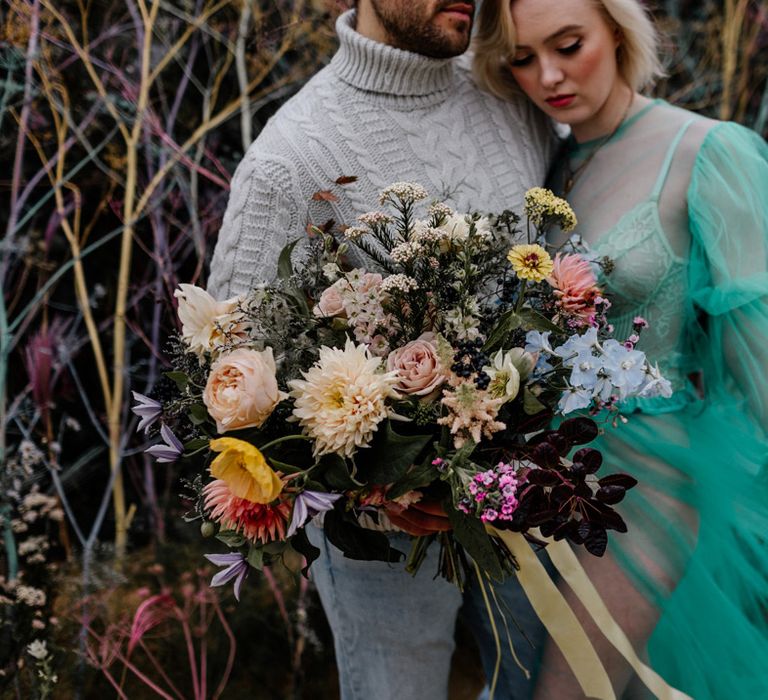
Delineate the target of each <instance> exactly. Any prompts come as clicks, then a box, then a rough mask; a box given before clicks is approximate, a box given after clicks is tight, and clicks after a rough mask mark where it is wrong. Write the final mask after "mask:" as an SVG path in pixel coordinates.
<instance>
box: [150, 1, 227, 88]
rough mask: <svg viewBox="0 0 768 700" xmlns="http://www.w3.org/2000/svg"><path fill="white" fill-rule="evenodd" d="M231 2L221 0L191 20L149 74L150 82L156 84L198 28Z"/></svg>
mask: <svg viewBox="0 0 768 700" xmlns="http://www.w3.org/2000/svg"><path fill="white" fill-rule="evenodd" d="M231 2H232V0H219V2H217V3H216V4H215V5H213V6H211V7H209V8H208V9H206V10H204V11H203V12H202V13H201V14H200V15H199V16H197V17H195V19H194V21H193V22H190V24H189V25H188V26H187V28H186V29H185V30H184V33H183V34H182V35H181V36H180V37H179V39H178V40H177V41H176V42H174V44H173V46H171V47H170V48H169V49H168V51H167V52H166V54H165V56H163V58H162V59H160V61H159V62H158V64H157V65H156V66H155V67H154V68H153V69H152V72H151V73H150V75H149V82H150V83H151V84H154V82H155V80H156V79H157V76H158V75H160V73H162V72H163V70H164V69H165V67H166V66H167V65H168V64H169V63H170V62H171V61H172V60H173V59H174V58H175V57H176V55H177V54H178V53H179V51H180V50H181V48H182V47H183V46H184V44H186V43H187V41H189V38H190V37H191V36H192V35H193V34H194V33H195V32H196V31H197V30H198V29H200V27H202V26H203V25H204V24H205V23H206V22H207V21H208V19H209V18H210V17H211V16H212V15H215V14H216V13H217V12H218V11H219V10H221V9H222V8H223V7H226V6H227V5H229V4H231Z"/></svg>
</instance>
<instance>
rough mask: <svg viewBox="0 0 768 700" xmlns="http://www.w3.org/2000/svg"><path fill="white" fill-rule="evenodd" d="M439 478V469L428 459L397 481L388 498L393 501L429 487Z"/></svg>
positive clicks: (388, 492)
mask: <svg viewBox="0 0 768 700" xmlns="http://www.w3.org/2000/svg"><path fill="white" fill-rule="evenodd" d="M439 476H440V474H439V472H438V471H437V469H436V468H435V467H433V466H432V460H431V459H427V461H426V462H424V464H422V465H421V466H418V467H414V468H413V469H411V471H409V472H408V473H407V474H406V475H405V476H404V477H403V478H402V479H400V480H398V481H396V482H395V483H394V484H393V485H392V488H391V489H389V491H387V498H388V499H389V500H393V499H395V498H399V497H400V496H402V495H404V494H406V493H408V492H409V491H413V490H414V489H419V488H423V487H424V486H429V485H430V484H431V483H432V482H433V481H435V479H437V478H439Z"/></svg>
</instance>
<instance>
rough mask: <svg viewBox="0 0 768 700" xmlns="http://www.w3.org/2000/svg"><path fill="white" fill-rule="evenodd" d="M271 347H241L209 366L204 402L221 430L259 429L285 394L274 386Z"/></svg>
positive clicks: (274, 369)
mask: <svg viewBox="0 0 768 700" xmlns="http://www.w3.org/2000/svg"><path fill="white" fill-rule="evenodd" d="M275 372H276V367H275V360H274V358H273V357H272V348H267V349H266V350H263V351H261V352H258V351H256V350H247V349H245V348H240V349H238V350H234V351H232V352H231V353H229V354H228V355H224V356H222V357H220V358H219V359H218V360H216V362H214V363H213V365H211V373H210V374H209V375H208V381H207V382H206V385H205V391H204V392H203V403H205V405H206V407H207V408H208V413H209V414H210V415H211V417H212V418H213V419H214V420H215V421H216V429H217V430H218V431H219V432H220V433H225V432H227V431H228V430H238V429H239V428H258V427H260V426H261V425H262V424H263V423H264V421H266V420H267V418H269V416H270V414H271V413H272V411H273V410H274V408H275V406H277V404H278V403H280V402H281V401H282V400H283V399H285V398H287V397H288V395H287V394H285V393H284V392H282V391H280V390H279V389H278V388H277V380H276V379H275Z"/></svg>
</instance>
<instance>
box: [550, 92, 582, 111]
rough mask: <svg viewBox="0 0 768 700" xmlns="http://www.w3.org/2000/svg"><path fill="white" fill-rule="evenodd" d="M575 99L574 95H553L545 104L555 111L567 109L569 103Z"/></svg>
mask: <svg viewBox="0 0 768 700" xmlns="http://www.w3.org/2000/svg"><path fill="white" fill-rule="evenodd" d="M574 99H576V95H555V96H554V97H548V98H547V99H546V100H545V102H546V103H547V104H548V105H549V106H550V107H555V108H556V109H562V108H563V107H567V106H568V105H570V104H571V102H573V101H574Z"/></svg>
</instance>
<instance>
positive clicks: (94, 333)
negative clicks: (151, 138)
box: [28, 65, 112, 410]
mask: <svg viewBox="0 0 768 700" xmlns="http://www.w3.org/2000/svg"><path fill="white" fill-rule="evenodd" d="M35 68H36V71H37V73H38V75H39V77H40V81H41V83H42V86H43V91H42V92H43V94H44V95H45V96H46V99H47V100H48V104H49V106H50V109H51V113H52V115H53V120H54V126H55V131H56V140H57V150H58V161H57V163H56V169H55V173H54V172H52V171H51V170H49V171H48V179H49V180H50V182H51V186H52V187H53V191H54V198H55V201H56V210H57V212H58V213H59V216H60V218H61V228H62V231H64V235H65V237H66V239H67V243H68V244H69V247H70V251H71V253H72V259H73V270H74V273H75V295H76V297H77V301H78V304H79V305H80V310H81V312H82V314H83V320H84V321H85V327H86V330H87V332H88V340H89V341H90V344H91V347H92V348H93V354H94V358H95V360H96V372H97V374H98V376H99V383H100V384H101V391H102V394H103V395H104V404H105V407H106V408H107V410H109V406H110V404H111V399H112V392H111V389H110V385H109V379H108V374H107V363H106V360H105V357H104V350H103V348H102V345H101V338H100V336H99V331H98V327H97V325H96V321H95V320H94V318H93V314H92V312H91V305H90V301H89V298H88V285H87V282H86V277H85V270H84V268H83V263H82V259H81V258H80V254H81V248H80V241H79V239H78V235H77V231H78V228H79V225H80V214H79V211H76V217H75V228H74V229H73V228H72V227H71V225H70V222H69V219H68V218H67V216H66V206H65V203H64V197H63V194H62V187H64V186H69V187H70V188H71V189H75V188H74V185H71V184H70V183H66V182H65V181H64V165H65V160H66V148H65V144H66V140H67V138H66V135H67V122H66V119H60V118H59V114H58V109H57V107H58V105H57V103H56V100H55V95H56V94H57V93H58V95H59V97H60V99H61V101H62V108H63V109H67V108H68V104H69V100H68V96H67V93H66V90H65V88H64V85H63V84H61V83H58V82H57V83H55V84H54V83H52V82H51V79H50V77H49V76H50V75H51V74H52V71H50V72H49V71H48V70H47V69H46V68H44V67H43V66H39V65H36V66H35ZM28 136H29V137H30V142H31V143H32V144H33V146H34V148H35V150H36V151H37V153H38V157H39V158H40V162H41V163H43V164H45V163H47V162H48V156H47V154H46V153H45V152H44V150H43V148H42V145H41V144H40V142H39V141H38V139H37V138H35V137H34V136H33V135H32V134H29V135H28ZM76 209H79V205H78V207H76Z"/></svg>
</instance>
